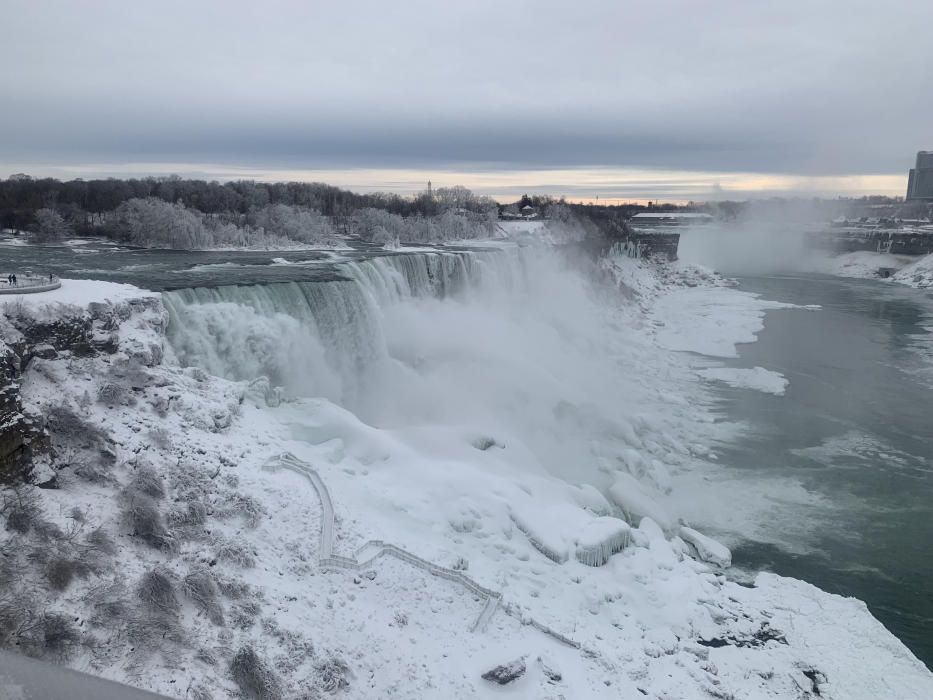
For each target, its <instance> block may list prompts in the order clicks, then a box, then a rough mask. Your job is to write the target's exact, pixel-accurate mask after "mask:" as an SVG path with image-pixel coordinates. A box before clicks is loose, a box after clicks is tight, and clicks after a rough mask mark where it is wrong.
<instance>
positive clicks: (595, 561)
mask: <svg viewBox="0 0 933 700" xmlns="http://www.w3.org/2000/svg"><path fill="white" fill-rule="evenodd" d="M631 531H632V528H631V527H629V525H628V523H626V522H625V521H623V520H619V519H618V518H611V517H602V518H594V519H593V520H591V521H590V522H588V523H587V524H586V525H585V526H584V528H583V531H582V532H581V533H580V534H579V536H578V537H577V549H576V552H575V553H574V556H576V558H577V561H578V562H580V563H581V564H586V565H587V566H602V565H603V564H605V563H606V562H607V561H609V557H611V556H612V555H613V554H615V553H617V552H621V551H622V550H623V549H624V548H625V546H626V545H627V544H628V543H629V541H630V540H631Z"/></svg>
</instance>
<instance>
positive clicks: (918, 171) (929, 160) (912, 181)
mask: <svg viewBox="0 0 933 700" xmlns="http://www.w3.org/2000/svg"><path fill="white" fill-rule="evenodd" d="M907 199H908V200H910V199H921V200H924V199H925V200H933V151H920V152H919V153H917V167H915V168H911V169H910V174H909V175H908V176H907Z"/></svg>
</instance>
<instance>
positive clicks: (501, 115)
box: [0, 0, 933, 175]
mask: <svg viewBox="0 0 933 700" xmlns="http://www.w3.org/2000/svg"><path fill="white" fill-rule="evenodd" d="M0 8H2V9H0V12H2V16H3V18H4V22H3V24H4V27H5V28H4V55H5V59H4V60H5V63H6V66H7V69H6V70H4V71H2V73H0V95H2V96H3V97H2V98H0V99H2V103H3V104H2V108H0V133H2V134H3V135H4V136H3V138H2V139H0V163H2V162H8V163H25V164H29V163H55V164H67V163H90V162H104V163H119V162H151V161H169V162H179V163H184V162H192V163H205V162H211V163H226V164H240V165H246V166H252V167H292V168H340V167H404V168H432V167H433V168H440V167H446V168H454V167H458V168H461V169H471V168H477V169H478V168H484V169H495V168H501V169H513V168H514V169H548V168H566V167H593V166H602V167H656V168H666V169H673V170H704V171H723V172H734V171H741V172H756V173H788V174H802V175H845V174H870V173H896V172H901V171H903V170H905V169H906V168H907V167H908V164H909V163H910V161H911V159H912V156H913V152H914V151H916V150H917V149H918V148H922V147H933V127H931V124H933V70H930V66H933V44H931V43H930V42H929V41H928V40H926V39H925V38H924V37H923V36H921V34H922V32H923V31H924V28H925V27H928V26H930V24H931V22H933V4H931V3H922V2H913V1H904V2H889V3H885V4H880V3H875V2H872V3H868V2H861V1H856V2H820V1H810V2H785V3H755V2H747V1H746V0H721V1H720V2H717V3H697V2H690V1H688V0H682V1H680V2H649V1H648V0H639V1H636V2H625V3H621V2H608V1H607V2H577V3H573V4H570V3H565V2H564V3H558V2H530V1H529V2H513V3H494V2H471V3H460V4H457V5H453V4H451V3H438V2H406V3H394V4H389V3H384V2H378V1H365V2H364V1H356V2H341V3H318V2H297V1H296V2H285V1H280V2H269V3H255V2H250V3H246V2H239V1H233V0H229V1H227V2H215V3H190V2H176V1H175V0H163V1H162V2H159V3H146V4H142V3H127V2H93V3H74V2H70V1H64V0H60V1H59V2H42V3H36V2H30V1H26V0H19V1H11V0H0Z"/></svg>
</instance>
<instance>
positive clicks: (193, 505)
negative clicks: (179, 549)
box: [166, 501, 207, 540]
mask: <svg viewBox="0 0 933 700" xmlns="http://www.w3.org/2000/svg"><path fill="white" fill-rule="evenodd" d="M166 520H167V522H168V525H169V527H170V528H171V530H172V532H173V533H174V535H175V537H176V538H180V539H187V540H193V539H199V538H200V537H202V536H203V535H204V523H205V521H206V520H207V506H205V505H204V504H203V503H201V502H200V501H189V502H188V503H185V504H181V505H178V506H175V507H174V508H172V509H171V510H170V511H169V512H168V515H167V516H166Z"/></svg>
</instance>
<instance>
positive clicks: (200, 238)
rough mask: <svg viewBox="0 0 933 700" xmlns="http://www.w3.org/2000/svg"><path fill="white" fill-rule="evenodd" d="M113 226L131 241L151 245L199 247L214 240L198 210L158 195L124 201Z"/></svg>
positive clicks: (157, 246) (151, 246) (117, 210)
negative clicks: (171, 201)
mask: <svg viewBox="0 0 933 700" xmlns="http://www.w3.org/2000/svg"><path fill="white" fill-rule="evenodd" d="M112 225H113V227H114V228H115V229H116V232H117V234H118V235H120V236H122V237H124V238H125V239H126V240H128V241H129V242H130V243H133V244H135V245H140V246H145V247H148V248H178V249H182V250H196V249H199V248H207V247H210V246H211V245H213V243H214V240H213V236H212V235H211V234H210V232H209V231H208V230H207V229H206V227H205V226H204V223H203V221H202V218H201V217H200V216H199V215H198V213H197V212H195V211H192V210H190V209H187V208H186V207H185V206H184V205H183V204H171V203H169V202H165V201H162V200H161V199H156V198H155V197H147V198H145V199H141V198H134V199H129V200H127V201H125V202H123V204H121V205H120V206H119V207H117V209H116V212H115V219H114V221H113V224H112Z"/></svg>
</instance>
